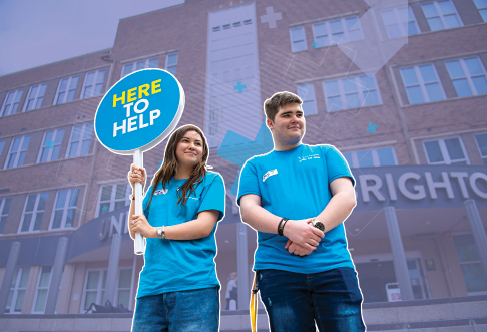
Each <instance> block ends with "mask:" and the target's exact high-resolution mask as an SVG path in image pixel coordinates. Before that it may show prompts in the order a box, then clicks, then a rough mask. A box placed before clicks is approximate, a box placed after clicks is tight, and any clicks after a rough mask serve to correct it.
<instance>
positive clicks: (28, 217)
mask: <svg viewBox="0 0 487 332" xmlns="http://www.w3.org/2000/svg"><path fill="white" fill-rule="evenodd" d="M48 195H49V194H48V193H42V194H33V195H29V196H27V199H26V200H25V206H24V212H23V213H22V218H21V222H20V225H19V230H18V233H24V232H35V231H39V230H40V229H41V223H42V217H43V216H44V209H45V208H46V201H47V197H48Z"/></svg>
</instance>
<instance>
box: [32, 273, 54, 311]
mask: <svg viewBox="0 0 487 332" xmlns="http://www.w3.org/2000/svg"><path fill="white" fill-rule="evenodd" d="M44 267H50V268H51V271H49V282H48V283H47V287H40V286H39V283H40V281H41V276H42V269H43V268H44ZM51 279H52V266H49V265H44V266H39V275H38V276H37V282H36V290H35V294H34V301H32V309H31V314H43V313H44V312H45V311H46V303H44V310H42V311H35V308H36V304H37V303H36V302H37V297H38V296H39V291H40V290H46V291H47V294H49V287H50V286H51ZM46 302H47V295H46Z"/></svg>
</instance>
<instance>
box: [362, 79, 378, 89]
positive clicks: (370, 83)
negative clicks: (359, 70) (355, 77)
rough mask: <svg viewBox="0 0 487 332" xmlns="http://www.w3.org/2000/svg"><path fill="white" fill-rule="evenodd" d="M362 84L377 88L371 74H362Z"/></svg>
mask: <svg viewBox="0 0 487 332" xmlns="http://www.w3.org/2000/svg"><path fill="white" fill-rule="evenodd" d="M360 84H362V85H363V86H364V87H366V88H369V89H371V88H375V83H374V79H373V78H372V77H369V76H360Z"/></svg>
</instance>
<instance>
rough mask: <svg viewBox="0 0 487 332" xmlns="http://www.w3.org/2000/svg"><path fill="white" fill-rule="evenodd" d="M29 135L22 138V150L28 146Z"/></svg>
mask: <svg viewBox="0 0 487 332" xmlns="http://www.w3.org/2000/svg"><path fill="white" fill-rule="evenodd" d="M29 142H30V136H24V140H23V141H22V150H27V147H28V146H29Z"/></svg>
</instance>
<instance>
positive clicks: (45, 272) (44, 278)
mask: <svg viewBox="0 0 487 332" xmlns="http://www.w3.org/2000/svg"><path fill="white" fill-rule="evenodd" d="M50 278H51V267H50V266H43V267H42V270H41V277H40V279H39V287H49V279H50Z"/></svg>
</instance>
